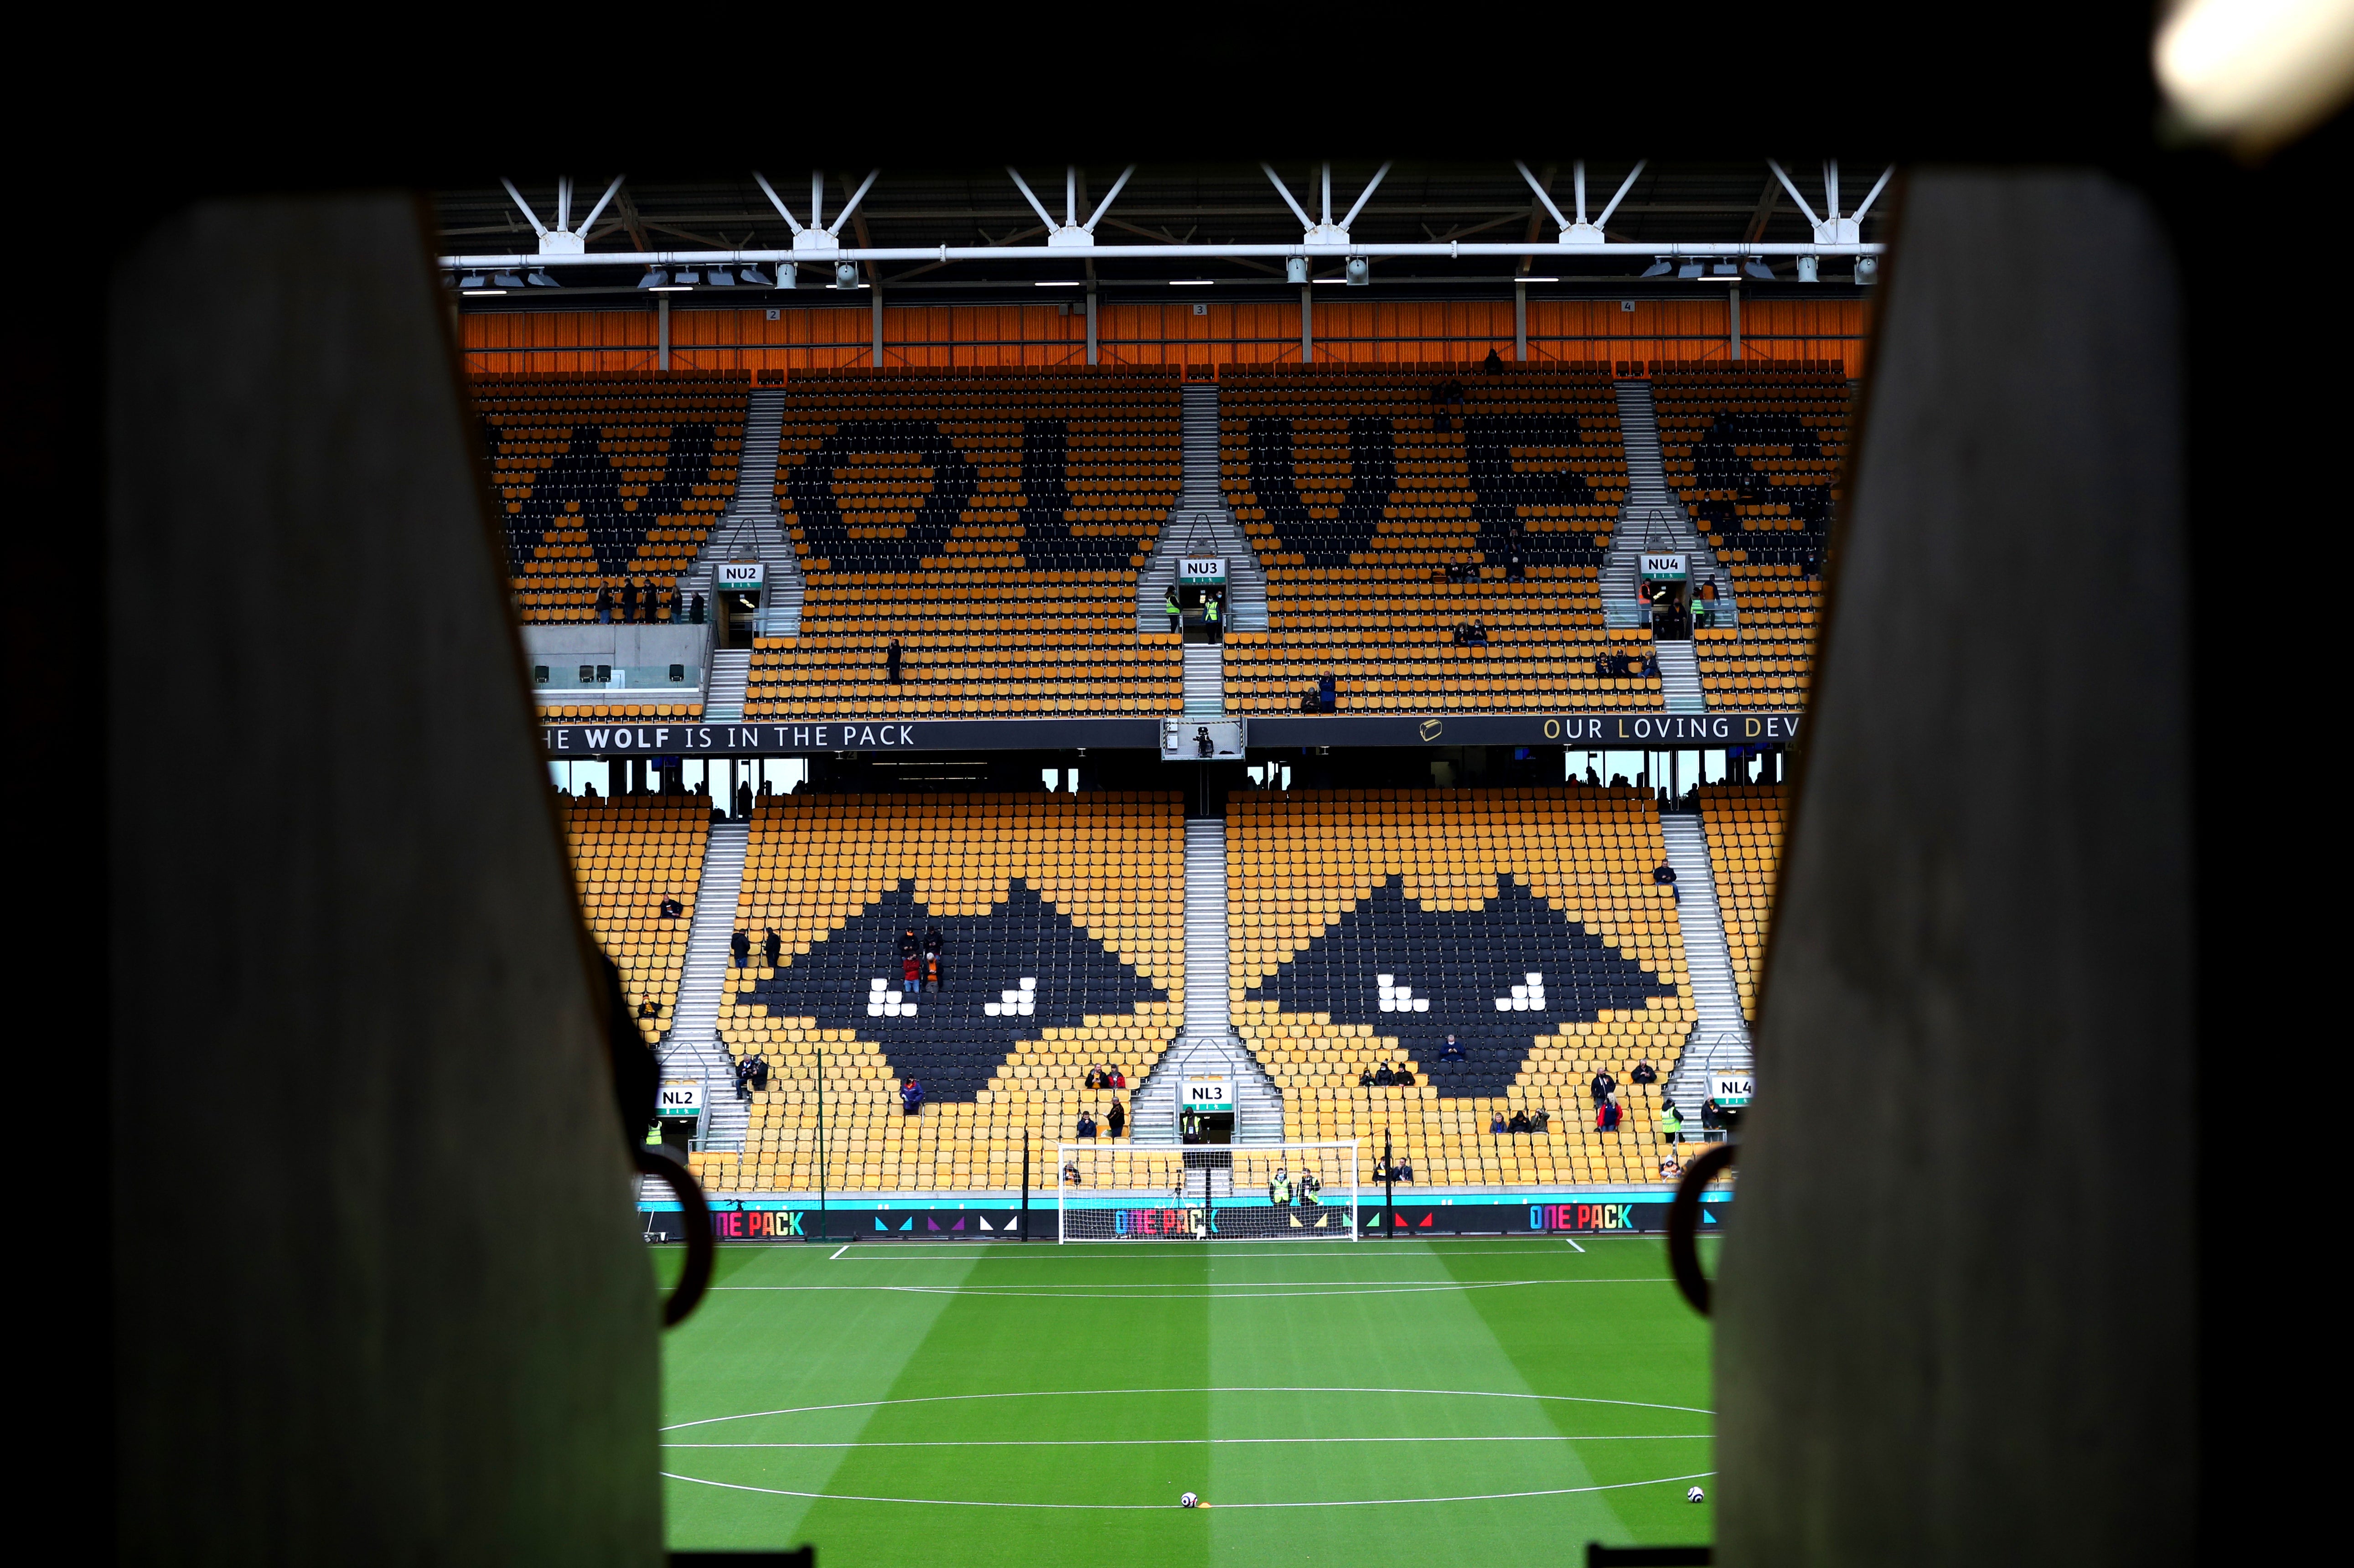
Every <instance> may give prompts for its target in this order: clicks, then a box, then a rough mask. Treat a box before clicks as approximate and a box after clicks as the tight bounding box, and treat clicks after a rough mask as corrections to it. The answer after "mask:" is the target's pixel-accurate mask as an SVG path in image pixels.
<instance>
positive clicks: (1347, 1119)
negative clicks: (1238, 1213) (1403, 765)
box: [1227, 786, 1695, 1185]
mask: <svg viewBox="0 0 2354 1568" xmlns="http://www.w3.org/2000/svg"><path fill="white" fill-rule="evenodd" d="M1230 810H1231V811H1232V818H1231V826H1230V829H1229V853H1230V862H1229V863H1230V866H1231V871H1230V874H1229V880H1228V884H1227V886H1228V894H1227V899H1228V907H1229V915H1228V917H1229V922H1230V924H1229V930H1230V932H1231V937H1230V941H1231V953H1230V960H1231V968H1230V971H1229V974H1230V987H1231V995H1232V998H1233V1003H1234V1016H1235V1027H1236V1028H1237V1029H1238V1030H1239V1031H1240V1032H1241V1033H1242V1035H1243V1037H1244V1039H1245V1040H1246V1041H1247V1042H1248V1043H1249V1044H1250V1047H1251V1049H1252V1051H1253V1052H1254V1053H1255V1054H1257V1058H1258V1060H1259V1062H1260V1063H1261V1065H1264V1066H1265V1067H1266V1069H1267V1074H1268V1075H1269V1076H1270V1077H1272V1078H1273V1079H1274V1080H1275V1082H1276V1084H1277V1085H1278V1086H1279V1087H1280V1088H1281V1089H1282V1091H1283V1096H1284V1107H1285V1121H1286V1131H1285V1136H1287V1137H1288V1138H1290V1139H1295V1140H1299V1141H1306V1140H1310V1139H1334V1138H1338V1139H1352V1138H1353V1139H1363V1140H1366V1142H1367V1145H1368V1147H1369V1148H1370V1149H1371V1150H1376V1151H1377V1150H1379V1149H1380V1148H1381V1146H1382V1139H1383V1138H1384V1135H1388V1136H1389V1137H1391V1138H1393V1139H1394V1141H1395V1146H1396V1149H1397V1150H1398V1152H1399V1153H1400V1154H1402V1155H1405V1157H1407V1158H1408V1159H1410V1160H1412V1161H1413V1164H1414V1167H1415V1171H1416V1178H1417V1179H1418V1180H1419V1181H1422V1182H1424V1183H1426V1184H1433V1185H1449V1184H1462V1183H1466V1182H1481V1181H1489V1182H1492V1181H1649V1180H1652V1179H1654V1178H1655V1177H1656V1174H1657V1171H1658V1162H1659V1154H1660V1152H1661V1150H1660V1149H1659V1146H1658V1142H1657V1131H1656V1122H1657V1116H1658V1112H1659V1095H1658V1091H1659V1086H1658V1085H1652V1086H1647V1087H1646V1086H1636V1085H1634V1084H1633V1083H1632V1082H1631V1080H1630V1079H1629V1076H1628V1075H1629V1073H1630V1071H1631V1070H1632V1069H1633V1067H1634V1066H1635V1065H1636V1064H1637V1063H1638V1062H1640V1061H1644V1060H1649V1062H1650V1064H1651V1065H1653V1066H1654V1067H1656V1068H1657V1069H1658V1070H1659V1079H1660V1082H1661V1083H1664V1082H1665V1081H1666V1078H1667V1075H1668V1073H1669V1071H1670V1068H1671V1067H1672V1066H1673V1065H1674V1063H1675V1060H1676V1058H1677V1056H1678V1055H1679V1054H1681V1049H1682V1044H1683V1040H1684V1037H1685V1035H1686V1034H1687V1033H1689V1032H1690V1030H1691V1021H1692V1019H1693V1018H1694V1016H1695V1013H1694V1011H1693V1007H1692V1001H1691V984H1690V981H1689V980H1688V979H1687V978H1686V975H1685V972H1684V965H1683V955H1682V946H1683V943H1682V936H1681V929H1680V927H1678V925H1677V923H1676V912H1675V911H1676V906H1675V904H1674V901H1673V899H1672V897H1671V895H1670V891H1669V890H1668V889H1667V888H1664V887H1661V886H1659V885H1655V884H1654V883H1653V882H1652V880H1651V872H1652V869H1653V868H1654V867H1655V866H1658V865H1659V864H1661V863H1663V862H1664V861H1665V860H1666V859H1667V846H1666V842H1665V841H1664V840H1663V839H1662V838H1661V837H1660V833H1659V810H1658V806H1657V803H1656V801H1655V800H1654V799H1653V798H1652V797H1651V796H1650V795H1649V793H1647V792H1644V791H1640V790H1628V789H1586V788H1580V787H1576V786H1572V787H1570V788H1567V789H1436V790H1405V789H1401V790H1381V789H1373V790H1337V791H1308V790H1299V791H1293V792H1290V793H1288V794H1282V793H1262V794H1243V795H1236V796H1235V797H1233V798H1232V804H1231V806H1230ZM1531 977H1535V978H1533V979H1532V978H1531ZM1385 986H1386V987H1388V988H1389V989H1388V991H1387V993H1386V994H1384V987H1385ZM1409 1010H1410V1011H1409ZM1449 1033H1453V1034H1455V1035H1456V1036H1457V1037H1458V1043H1459V1044H1461V1045H1462V1046H1463V1048H1464V1051H1465V1054H1466V1055H1467V1056H1468V1058H1469V1060H1467V1061H1465V1062H1462V1063H1451V1062H1446V1061H1443V1060H1441V1059H1440V1057H1441V1053H1442V1049H1443V1043H1444V1042H1445V1040H1446V1038H1447V1035H1448V1034H1449ZM1399 1063H1404V1064H1405V1065H1406V1066H1407V1068H1408V1069H1409V1070H1410V1071H1411V1072H1412V1073H1413V1074H1414V1075H1415V1077H1416V1084H1415V1085H1414V1086H1411V1087H1390V1086H1373V1087H1366V1086H1361V1085H1360V1083H1359V1079H1360V1077H1361V1076H1362V1075H1363V1074H1364V1072H1365V1071H1366V1070H1367V1069H1369V1068H1372V1067H1375V1066H1378V1065H1383V1064H1388V1065H1393V1066H1394V1065H1396V1064H1399ZM1602 1068H1607V1069H1608V1070H1609V1071H1610V1073H1611V1074H1612V1075H1614V1076H1616V1077H1617V1080H1618V1082H1619V1083H1620V1085H1621V1086H1623V1088H1622V1096H1621V1104H1622V1106H1623V1107H1624V1109H1625V1113H1626V1115H1625V1120H1624V1122H1623V1123H1622V1125H1621V1126H1620V1128H1619V1129H1618V1130H1617V1132H1615V1133H1605V1132H1601V1131H1599V1130H1597V1129H1596V1128H1595V1127H1594V1125H1593V1112H1594V1106H1593V1102H1592V1099H1591V1095H1590V1091H1589V1087H1588V1086H1589V1085H1590V1083H1591V1080H1592V1079H1593V1077H1594V1075H1595V1074H1596V1072H1597V1071H1598V1070H1600V1069H1602ZM1540 1107H1542V1108H1543V1109H1545V1110H1547V1111H1548V1112H1550V1113H1551V1117H1552V1127H1551V1130H1550V1131H1549V1132H1548V1133H1546V1134H1544V1135H1543V1136H1536V1135H1512V1134H1506V1135H1503V1136H1497V1135H1493V1134H1491V1133H1490V1131H1489V1125H1490V1116H1491V1115H1492V1113H1494V1112H1495V1111H1497V1110H1499V1109H1500V1110H1501V1111H1502V1112H1503V1114H1504V1115H1505V1116H1506V1118H1508V1119H1509V1118H1510V1117H1511V1115H1512V1114H1513V1113H1514V1112H1516V1111H1520V1110H1522V1109H1526V1110H1528V1111H1530V1112H1531V1113H1533V1112H1534V1111H1535V1110H1536V1109H1538V1108H1540ZM1692 1108H1693V1107H1685V1109H1686V1110H1687V1112H1689V1111H1690V1110H1691V1109H1692Z"/></svg>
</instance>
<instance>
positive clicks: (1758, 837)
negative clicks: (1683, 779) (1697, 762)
mask: <svg viewBox="0 0 2354 1568" xmlns="http://www.w3.org/2000/svg"><path fill="white" fill-rule="evenodd" d="M1785 793H1786V792H1785V789H1784V787H1783V786H1781V785H1779V784H1703V785H1702V786H1701V789H1700V810H1701V821H1702V826H1703V827H1704V828H1705V829H1706V831H1707V833H1708V856H1709V863H1710V869H1711V871H1712V873H1713V874H1714V875H1715V878H1716V902H1717V908H1718V910H1719V911H1720V912H1721V913H1722V914H1723V917H1724V945H1725V948H1726V950H1727V952H1728V953H1729V954H1730V955H1731V957H1732V959H1733V980H1734V986H1735V988H1736V989H1737V990H1738V991H1739V992H1740V996H1741V1013H1742V1016H1743V1017H1744V1018H1746V1019H1749V1020H1750V1021H1751V1022H1755V1021H1756V1018H1757V973H1758V969H1759V968H1760V966H1761V965H1762V964H1763V963H1764V962H1765V936H1766V931H1767V924H1768V921H1769V919H1770V918H1771V916H1772V914H1773V909H1774V885H1775V878H1776V874H1778V873H1779V872H1780V869H1781V864H1782V805H1783V800H1784V799H1785Z"/></svg>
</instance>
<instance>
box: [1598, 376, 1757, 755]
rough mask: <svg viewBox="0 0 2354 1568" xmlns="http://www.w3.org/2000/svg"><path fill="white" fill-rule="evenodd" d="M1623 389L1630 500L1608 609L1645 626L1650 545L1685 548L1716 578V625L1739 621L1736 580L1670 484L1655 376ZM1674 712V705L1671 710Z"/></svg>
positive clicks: (1607, 566)
mask: <svg viewBox="0 0 2354 1568" xmlns="http://www.w3.org/2000/svg"><path fill="white" fill-rule="evenodd" d="M1617 391H1618V433H1619V440H1621V441H1623V442H1624V443H1625V446H1626V449H1627V500H1626V502H1625V503H1624V504H1623V505H1621V506H1620V507H1619V508H1618V525H1617V528H1616V529H1615V530H1613V531H1612V533H1611V535H1610V550H1609V554H1608V555H1606V556H1605V557H1604V558H1603V563H1602V614H1603V620H1604V622H1605V624H1606V625H1610V626H1643V625H1647V624H1649V619H1650V617H1649V612H1648V611H1647V610H1645V609H1644V608H1643V606H1642V604H1641V602H1640V601H1639V600H1638V599H1637V597H1636V595H1637V593H1638V589H1639V585H1638V583H1637V581H1636V573H1637V570H1638V567H1640V566H1641V561H1640V559H1639V557H1640V556H1641V555H1642V554H1643V552H1644V551H1645V550H1670V551H1678V552H1681V554H1682V555H1683V556H1685V557H1686V558H1687V562H1688V565H1689V567H1690V569H1691V580H1692V582H1693V583H1694V584H1698V583H1699V582H1701V581H1702V579H1704V578H1707V577H1714V578H1715V579H1716V591H1717V596H1718V597H1717V601H1716V624H1718V625H1719V626H1737V625H1739V624H1740V615H1739V613H1738V610H1737V609H1736V607H1735V606H1734V600H1733V579H1732V578H1731V577H1727V576H1726V575H1725V573H1724V569H1723V567H1721V566H1719V565H1718V564H1717V559H1716V552H1715V551H1714V550H1713V549H1712V548H1711V547H1710V546H1709V543H1708V541H1707V540H1706V539H1703V538H1702V537H1701V534H1700V530H1699V529H1698V528H1697V527H1695V526H1694V525H1693V524H1692V520H1691V514H1690V513H1689V512H1686V511H1685V510H1684V503H1682V502H1681V501H1680V500H1678V499H1677V497H1676V493H1675V492H1674V491H1672V490H1670V489H1669V488H1668V471H1667V465H1666V463H1665V462H1664V461H1662V460H1661V458H1660V455H1659V411H1658V410H1657V409H1656V408H1654V407H1653V406H1652V403H1651V384H1650V383H1649V381H1621V382H1619V383H1618V384H1617ZM1671 711H1672V710H1671Z"/></svg>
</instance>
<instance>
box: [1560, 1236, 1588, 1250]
mask: <svg viewBox="0 0 2354 1568" xmlns="http://www.w3.org/2000/svg"><path fill="white" fill-rule="evenodd" d="M1561 1239H1562V1240H1564V1241H1565V1242H1567V1243H1569V1245H1570V1248H1571V1250H1573V1251H1575V1252H1584V1251H1585V1248H1584V1247H1582V1246H1579V1245H1577V1238H1576V1237H1575V1236H1564V1237H1562V1238H1561Z"/></svg>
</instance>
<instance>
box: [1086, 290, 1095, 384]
mask: <svg viewBox="0 0 2354 1568" xmlns="http://www.w3.org/2000/svg"><path fill="white" fill-rule="evenodd" d="M1087 363H1088V364H1089V365H1093V364H1095V363H1097V360H1096V287H1095V285H1094V284H1093V283H1090V284H1088V285H1087Z"/></svg>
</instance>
